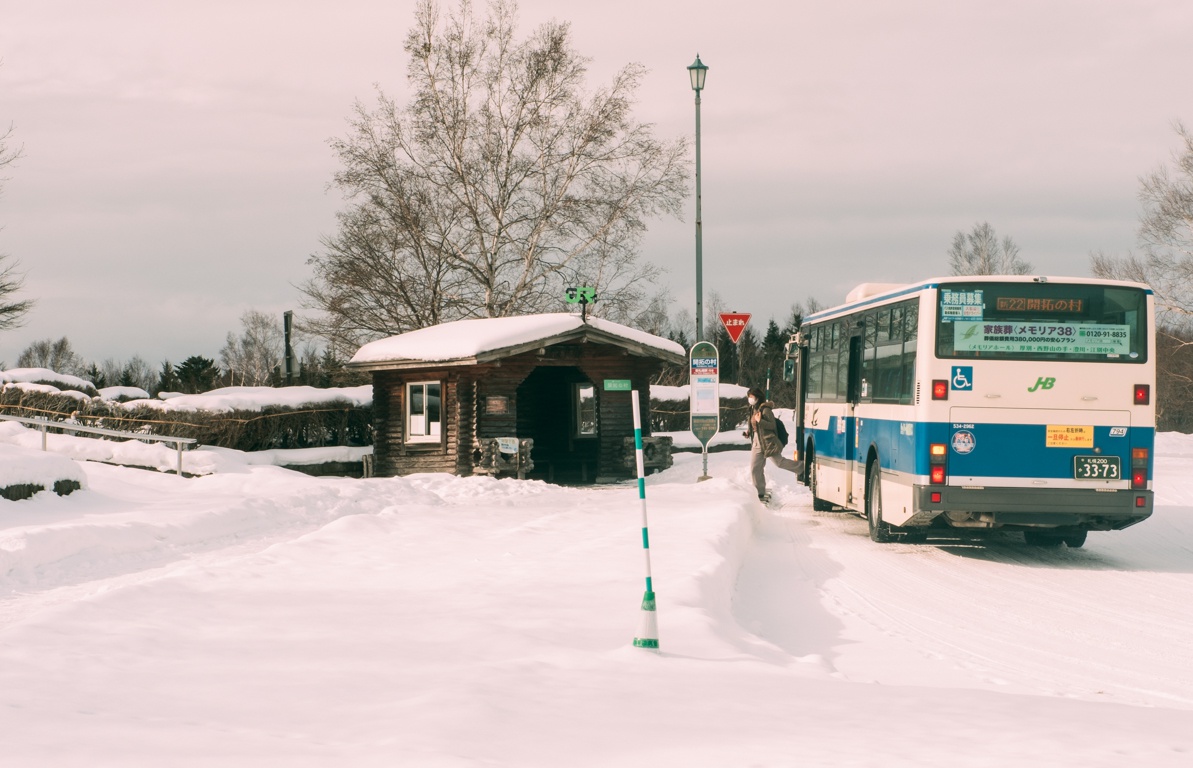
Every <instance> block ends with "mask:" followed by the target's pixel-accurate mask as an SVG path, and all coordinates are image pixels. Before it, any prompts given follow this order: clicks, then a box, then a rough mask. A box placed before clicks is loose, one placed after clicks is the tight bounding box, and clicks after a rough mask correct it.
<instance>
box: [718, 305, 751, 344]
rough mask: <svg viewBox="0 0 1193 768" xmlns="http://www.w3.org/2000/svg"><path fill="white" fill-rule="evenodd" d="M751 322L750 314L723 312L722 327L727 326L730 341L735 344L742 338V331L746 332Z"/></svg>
mask: <svg viewBox="0 0 1193 768" xmlns="http://www.w3.org/2000/svg"><path fill="white" fill-rule="evenodd" d="M748 322H750V313H749V312H722V313H721V325H723V326H725V331H726V332H727V333H728V334H729V340H730V341H732V342H733V343H734V344H736V343H737V340H738V339H740V338H741V334H742V331H744V330H746V323H748Z"/></svg>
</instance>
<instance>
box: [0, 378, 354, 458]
mask: <svg viewBox="0 0 1193 768" xmlns="http://www.w3.org/2000/svg"><path fill="white" fill-rule="evenodd" d="M60 387H61V388H60ZM88 391H89V392H90V394H87V392H88ZM137 395H140V396H137ZM129 397H133V399H129ZM167 398H168V399H154V398H150V397H148V394H147V393H145V392H144V390H140V389H137V388H135V387H111V388H105V389H104V390H103V391H102V392H100V391H97V390H96V389H95V388H94V387H92V386H91V384H90V382H87V381H84V380H82V379H79V378H77V377H74V376H63V375H60V374H56V373H54V372H53V371H49V370H46V369H17V370H14V371H4V372H0V413H4V414H8V415H12V416H23V417H26V418H43V419H49V420H51V421H62V420H67V419H73V420H75V421H77V422H79V423H82V424H87V425H90V426H99V427H106V428H109V429H119V430H125V431H130V432H145V433H147V434H160V435H171V436H173V437H191V438H194V439H195V440H197V441H198V442H199V443H200V444H202V445H214V446H220V447H224V448H233V449H237V450H241V451H258V450H267V449H274V448H308V447H313V446H325V445H352V446H361V445H371V444H372V439H373V435H372V418H373V417H372V411H373V409H372V401H373V391H372V387H370V386H363V387H339V388H329V389H318V388H316V387H224V388H222V389H216V390H212V391H211V392H205V393H203V394H198V395H183V394H178V393H168V394H167Z"/></svg>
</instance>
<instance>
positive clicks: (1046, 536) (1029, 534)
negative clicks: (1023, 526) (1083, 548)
mask: <svg viewBox="0 0 1193 768" xmlns="http://www.w3.org/2000/svg"><path fill="white" fill-rule="evenodd" d="M1023 541H1024V543H1026V544H1029V545H1031V546H1033V547H1059V546H1060V545H1061V544H1064V543H1065V538H1064V536H1063V535H1061V534H1059V533H1056V532H1055V531H1024V532H1023ZM1082 543H1084V542H1082Z"/></svg>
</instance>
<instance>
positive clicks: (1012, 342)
mask: <svg viewBox="0 0 1193 768" xmlns="http://www.w3.org/2000/svg"><path fill="white" fill-rule="evenodd" d="M953 344H954V348H955V349H956V350H957V351H958V352H1014V353H1024V352H1035V353H1046V354H1062V355H1063V354H1070V355H1128V354H1130V352H1131V327H1130V326H1127V325H1092V324H1083V323H1066V322H1013V321H980V320H979V321H962V320H954V321H953Z"/></svg>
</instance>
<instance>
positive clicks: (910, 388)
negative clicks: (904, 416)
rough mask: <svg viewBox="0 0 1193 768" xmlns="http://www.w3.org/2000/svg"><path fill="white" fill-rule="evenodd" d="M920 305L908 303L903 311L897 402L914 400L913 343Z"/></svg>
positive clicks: (917, 333)
mask: <svg viewBox="0 0 1193 768" xmlns="http://www.w3.org/2000/svg"><path fill="white" fill-rule="evenodd" d="M919 324H920V307H919V305H918V304H916V303H915V302H912V303H909V304H908V305H907V306H906V308H905V311H904V313H903V382H902V385H901V386H900V387H899V402H900V403H909V404H910V403H913V402H914V401H915V345H916V341H917V339H918V338H919Z"/></svg>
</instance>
